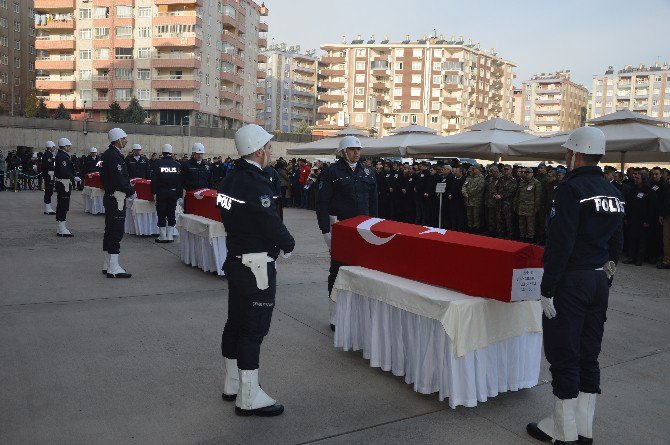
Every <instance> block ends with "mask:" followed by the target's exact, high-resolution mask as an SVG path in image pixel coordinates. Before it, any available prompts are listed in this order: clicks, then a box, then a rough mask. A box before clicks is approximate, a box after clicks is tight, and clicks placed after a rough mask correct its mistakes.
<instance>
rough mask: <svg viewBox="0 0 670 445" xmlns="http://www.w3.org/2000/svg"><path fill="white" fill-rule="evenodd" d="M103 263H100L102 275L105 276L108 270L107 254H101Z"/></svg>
mask: <svg viewBox="0 0 670 445" xmlns="http://www.w3.org/2000/svg"><path fill="white" fill-rule="evenodd" d="M102 256H103V257H104V258H103V262H102V273H103V274H105V275H107V271H108V270H109V254H108V253H107V252H102Z"/></svg>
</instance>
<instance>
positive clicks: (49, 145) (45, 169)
mask: <svg viewBox="0 0 670 445" xmlns="http://www.w3.org/2000/svg"><path fill="white" fill-rule="evenodd" d="M45 147H46V149H45V150H44V154H43V155H42V161H41V162H42V175H43V176H44V214H45V215H55V214H56V211H55V210H54V209H53V208H52V207H51V197H52V196H53V194H54V168H55V166H54V153H53V151H54V149H55V148H56V144H54V143H53V141H47V142H46V144H45ZM3 180H4V178H3Z"/></svg>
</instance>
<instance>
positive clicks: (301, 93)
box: [293, 88, 314, 97]
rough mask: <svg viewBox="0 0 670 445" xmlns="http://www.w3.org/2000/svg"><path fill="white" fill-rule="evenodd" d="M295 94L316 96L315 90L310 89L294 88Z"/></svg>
mask: <svg viewBox="0 0 670 445" xmlns="http://www.w3.org/2000/svg"><path fill="white" fill-rule="evenodd" d="M293 95H294V96H304V97H314V92H313V91H309V90H296V89H295V88H294V89H293Z"/></svg>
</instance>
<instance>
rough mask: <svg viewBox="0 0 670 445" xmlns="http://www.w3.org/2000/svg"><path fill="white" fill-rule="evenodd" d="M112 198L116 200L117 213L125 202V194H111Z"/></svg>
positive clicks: (117, 192)
mask: <svg viewBox="0 0 670 445" xmlns="http://www.w3.org/2000/svg"><path fill="white" fill-rule="evenodd" d="M112 196H113V197H114V198H115V199H116V206H117V207H118V208H119V212H120V211H121V210H123V204H124V203H125V202H126V194H125V193H123V192H119V191H116V192H114V193H112Z"/></svg>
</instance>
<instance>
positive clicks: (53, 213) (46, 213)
mask: <svg viewBox="0 0 670 445" xmlns="http://www.w3.org/2000/svg"><path fill="white" fill-rule="evenodd" d="M44 214H45V215H55V214H56V212H44Z"/></svg>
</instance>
